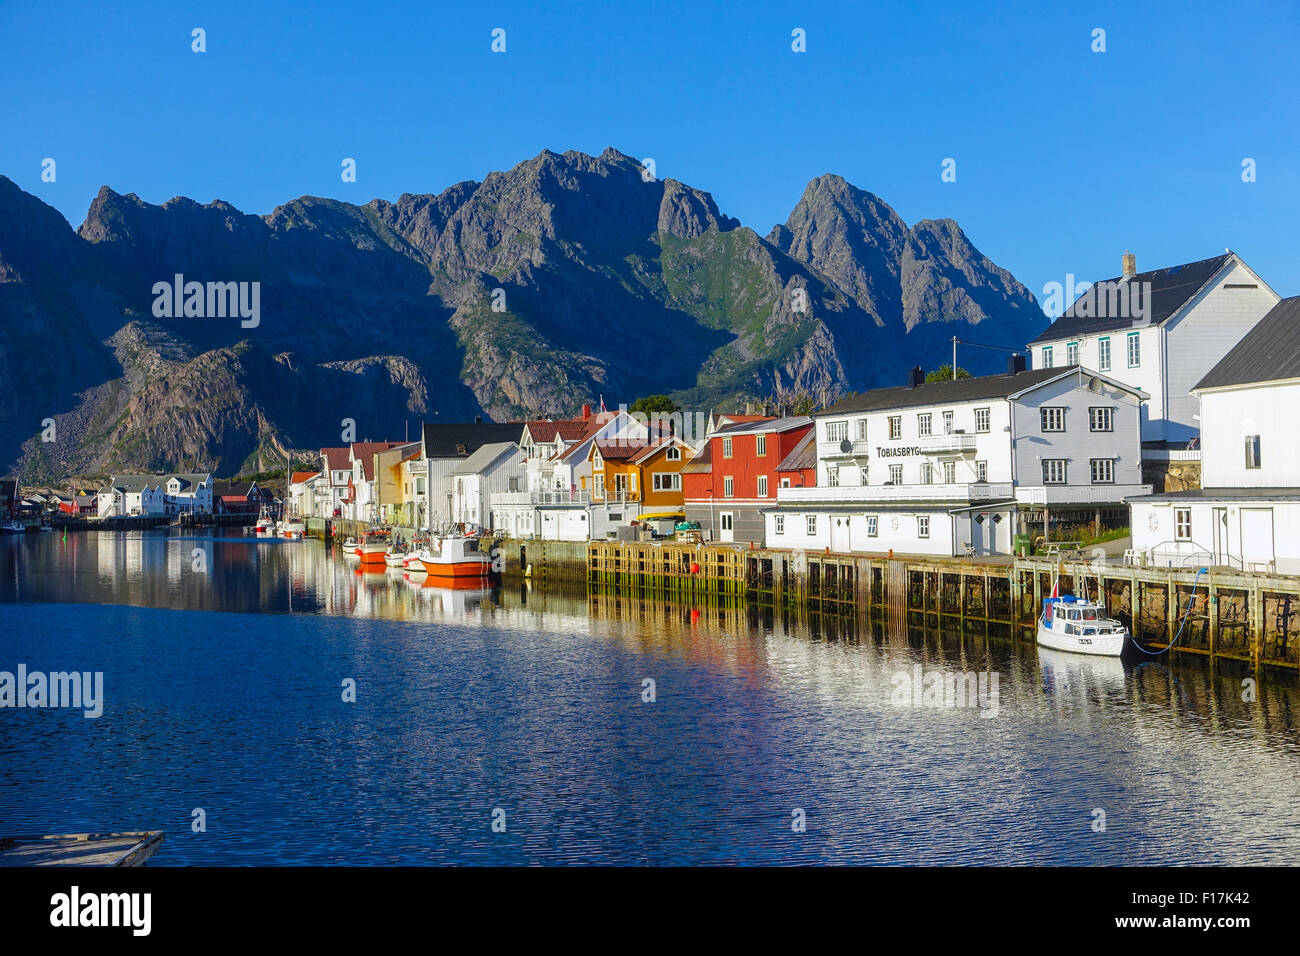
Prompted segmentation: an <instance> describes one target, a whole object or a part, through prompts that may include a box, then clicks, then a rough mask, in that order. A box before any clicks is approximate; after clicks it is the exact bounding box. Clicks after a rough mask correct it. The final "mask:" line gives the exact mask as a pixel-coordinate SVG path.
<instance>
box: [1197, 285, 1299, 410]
mask: <svg viewBox="0 0 1300 956" xmlns="http://www.w3.org/2000/svg"><path fill="white" fill-rule="evenodd" d="M1284 378H1300V296H1293V297H1292V298H1290V299H1283V300H1282V301H1281V302H1279V303H1278V304H1277V305H1275V306H1273V308H1271V309H1269V310H1268V314H1267V315H1265V316H1264V317H1263V318H1262V319H1260V320H1259V321H1258V322H1257V323H1255V327H1254V328H1253V329H1251V330H1250V331H1249V332H1247V333H1246V334H1245V335H1244V336H1243V337H1242V339H1241V341H1240V342H1238V343H1237V344H1236V345H1235V346H1233V348H1232V350H1231V351H1229V352H1228V354H1227V355H1225V356H1224V357H1223V358H1221V359H1219V364H1218V365H1216V366H1214V368H1212V369H1210V370H1209V371H1208V372H1206V373H1205V376H1204V377H1203V378H1202V379H1201V380H1200V381H1199V382H1197V383H1196V385H1195V387H1196V388H1222V387H1224V386H1225V385H1248V384H1250V383H1251V382H1276V381H1278V380H1279V379H1284Z"/></svg>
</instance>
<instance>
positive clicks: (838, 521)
mask: <svg viewBox="0 0 1300 956" xmlns="http://www.w3.org/2000/svg"><path fill="white" fill-rule="evenodd" d="M829 518H830V522H831V550H832V551H834V552H835V553H836V554H847V553H848V552H850V551H852V550H853V542H852V540H851V539H850V537H849V516H848V515H830V516H829Z"/></svg>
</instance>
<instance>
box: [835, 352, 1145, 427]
mask: <svg viewBox="0 0 1300 956" xmlns="http://www.w3.org/2000/svg"><path fill="white" fill-rule="evenodd" d="M1078 368H1079V366H1077V365H1058V366H1056V367H1055V368H1035V369H1029V370H1027V371H1024V372H1017V373H1016V374H1015V375H1006V374H1002V375H979V376H976V377H974V378H959V379H957V380H956V381H953V380H952V379H945V380H944V381H942V382H926V383H923V384H921V385H918V386H916V387H915V388H910V387H909V386H906V385H902V386H899V387H897V388H873V389H871V390H870V391H866V392H858V393H857V394H856V395H849V396H848V397H846V398H842V399H840V400H839V401H838V402H836V403H835V404H834V405H832V406H831V407H830V408H827V409H826V410H825V411H821V412H818V413H817V417H818V418H824V417H825V416H827V415H841V414H844V413H846V412H876V411H883V410H885V409H890V408H911V407H913V406H916V405H942V404H947V403H956V402H978V401H980V400H981V399H992V398H1006V397H1007V396H1008V395H1014V394H1016V393H1017V392H1022V391H1024V390H1025V389H1027V388H1031V387H1033V386H1035V385H1041V384H1042V383H1043V382H1047V381H1051V380H1052V379H1054V378H1059V377H1061V376H1063V375H1065V374H1066V373H1067V372H1072V371H1076V370H1077V369H1078ZM1125 387H1127V386H1125Z"/></svg>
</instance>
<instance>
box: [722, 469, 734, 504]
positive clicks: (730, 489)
mask: <svg viewBox="0 0 1300 956" xmlns="http://www.w3.org/2000/svg"><path fill="white" fill-rule="evenodd" d="M735 492H736V479H735V476H733V475H723V476H722V497H724V498H734V497H735V496H736V495H735Z"/></svg>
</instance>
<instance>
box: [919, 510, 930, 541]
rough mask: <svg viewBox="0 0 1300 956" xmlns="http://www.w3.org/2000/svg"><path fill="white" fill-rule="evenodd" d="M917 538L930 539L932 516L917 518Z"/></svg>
mask: <svg viewBox="0 0 1300 956" xmlns="http://www.w3.org/2000/svg"><path fill="white" fill-rule="evenodd" d="M916 536H917V537H918V538H929V537H930V516H929V515H917V516H916Z"/></svg>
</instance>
